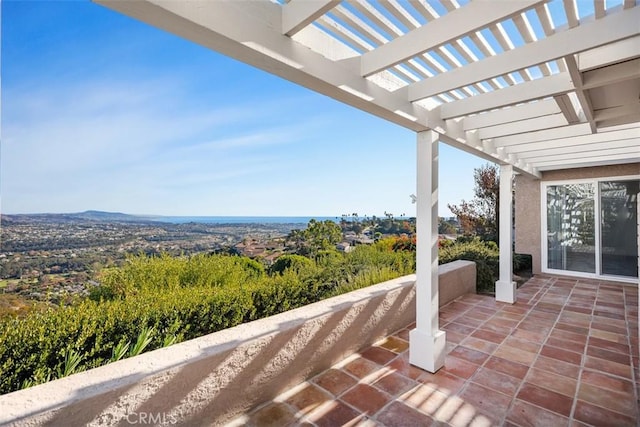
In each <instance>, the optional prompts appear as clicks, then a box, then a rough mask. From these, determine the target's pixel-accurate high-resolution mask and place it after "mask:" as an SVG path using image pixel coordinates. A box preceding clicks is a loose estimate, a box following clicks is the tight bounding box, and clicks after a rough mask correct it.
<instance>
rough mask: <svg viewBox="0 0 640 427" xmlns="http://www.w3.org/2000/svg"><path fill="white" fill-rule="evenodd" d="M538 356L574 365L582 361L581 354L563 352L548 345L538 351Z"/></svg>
mask: <svg viewBox="0 0 640 427" xmlns="http://www.w3.org/2000/svg"><path fill="white" fill-rule="evenodd" d="M540 354H541V355H543V356H546V357H550V358H552V359H557V360H562V361H563V362H567V363H573V364H574V365H580V363H581V361H582V354H579V353H574V352H573V351H567V350H563V349H561V348H558V347H551V346H548V345H545V346H543V347H542V350H540Z"/></svg>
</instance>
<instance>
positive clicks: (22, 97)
mask: <svg viewBox="0 0 640 427" xmlns="http://www.w3.org/2000/svg"><path fill="white" fill-rule="evenodd" d="M1 7H2V51H1V52H2V58H1V59H2V83H1V84H2V146H1V151H0V154H1V167H2V169H1V172H0V178H1V182H0V190H1V192H2V193H1V194H2V206H1V209H2V213H5V214H12V213H33V212H79V211H84V210H88V209H98V210H106V211H118V212H127V213H132V214H159V215H273V216H282V215H292V216H293V215H299V216H313V215H318V216H339V215H341V214H344V213H353V212H357V213H359V214H360V215H365V214H366V215H382V214H383V213H384V212H385V211H387V212H392V213H394V214H396V215H400V214H403V213H404V214H406V215H408V216H414V215H415V205H412V204H411V200H410V197H409V195H410V194H412V193H415V134H414V133H413V132H411V131H409V130H406V129H403V128H401V127H399V126H397V125H394V124H391V123H388V122H386V121H383V120H381V119H379V118H377V117H374V116H371V115H369V114H366V113H363V112H361V111H359V110H356V109H354V108H352V107H348V106H345V105H343V104H340V103H339V102H337V101H334V100H332V99H330V98H327V97H325V96H322V95H319V94H316V93H314V92H312V91H309V90H307V89H305V88H302V87H298V86H296V85H294V84H292V83H289V82H287V81H285V80H282V79H280V78H278V77H275V76H272V75H269V74H267V73H265V72H263V71H260V70H257V69H254V68H252V67H250V66H248V65H245V64H242V63H239V62H237V61H235V60H232V59H229V58H227V57H224V56H222V55H220V54H218V53H216V52H212V51H210V50H207V49H204V48H202V47H200V46H197V45H194V44H192V43H190V42H187V41H184V40H181V39H179V38H177V37H175V36H173V35H170V34H168V33H165V32H163V31H160V30H157V29H155V28H152V27H149V26H148V25H146V24H143V23H140V22H138V21H134V20H132V19H130V18H127V17H125V16H122V15H120V14H117V13H115V12H112V11H110V10H108V9H105V8H103V7H101V6H99V5H95V4H93V3H90V2H88V1H80V0H78V1H65V2H62V1H43V2H40V1H15V0H4V1H2V3H1ZM440 152H441V163H440V166H441V170H440V198H441V203H440V214H441V215H444V216H449V215H450V212H449V211H448V209H447V208H446V205H447V203H455V204H457V203H459V202H460V201H461V199H471V198H472V194H473V178H472V175H473V168H475V167H479V166H481V165H483V164H485V163H486V162H485V161H483V160H481V159H478V158H475V157H474V156H471V155H469V154H466V153H463V152H461V151H458V150H455V149H453V148H450V147H448V146H446V145H444V144H441V146H440Z"/></svg>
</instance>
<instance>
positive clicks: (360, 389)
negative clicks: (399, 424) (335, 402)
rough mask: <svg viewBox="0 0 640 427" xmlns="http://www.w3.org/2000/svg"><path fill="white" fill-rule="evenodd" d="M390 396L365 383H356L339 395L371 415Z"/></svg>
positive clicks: (386, 401) (389, 398)
mask: <svg viewBox="0 0 640 427" xmlns="http://www.w3.org/2000/svg"><path fill="white" fill-rule="evenodd" d="M391 399H392V398H391V396H390V395H388V394H387V393H384V392H382V391H380V390H378V389H376V388H374V387H371V386H370V385H367V384H358V385H356V386H355V387H353V388H352V389H351V390H349V391H347V392H346V393H345V394H343V395H342V396H341V397H340V400H343V401H344V402H346V403H348V404H350V405H351V406H353V407H354V408H356V409H358V410H360V411H362V412H363V413H365V414H369V415H373V414H375V413H376V412H378V411H379V410H380V409H382V407H383V406H384V405H386V404H387V403H388V402H389V401H390V400H391Z"/></svg>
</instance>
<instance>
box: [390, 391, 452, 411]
mask: <svg viewBox="0 0 640 427" xmlns="http://www.w3.org/2000/svg"><path fill="white" fill-rule="evenodd" d="M448 396H449V394H448V393H443V392H441V391H439V390H436V389H435V388H433V387H430V386H428V385H422V384H421V385H418V387H416V388H413V389H411V390H409V391H407V392H406V393H404V394H402V395H401V396H400V397H398V399H397V401H399V402H402V403H405V404H407V405H409V406H411V407H413V408H417V409H419V410H421V411H422V412H424V413H425V414H429V415H433V414H434V413H435V412H436V411H437V409H438V408H439V407H440V406H441V405H442V404H443V403H444V402H445V401H446V400H447V397H448Z"/></svg>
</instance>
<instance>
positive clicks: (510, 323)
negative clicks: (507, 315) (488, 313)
mask: <svg viewBox="0 0 640 427" xmlns="http://www.w3.org/2000/svg"><path fill="white" fill-rule="evenodd" d="M517 324H518V322H517V321H515V320H507V319H499V318H496V317H495V316H494V317H492V318H491V319H490V320H487V321H486V322H484V323H483V324H482V329H486V330H489V331H495V332H503V333H508V334H510V333H511V332H512V331H513V329H514V328H515V327H516V325H517Z"/></svg>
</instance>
